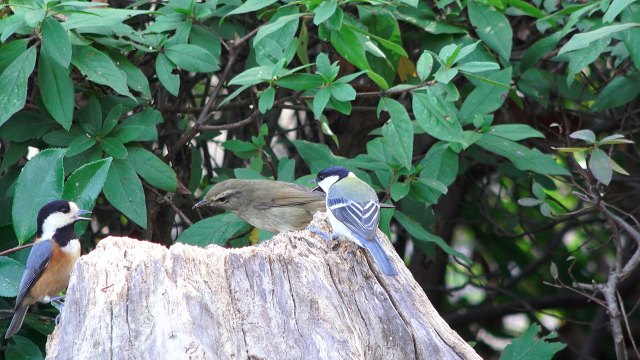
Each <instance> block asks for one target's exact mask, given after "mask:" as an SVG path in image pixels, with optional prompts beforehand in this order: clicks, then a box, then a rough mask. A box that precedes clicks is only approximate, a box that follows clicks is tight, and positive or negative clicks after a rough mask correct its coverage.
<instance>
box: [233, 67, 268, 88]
mask: <svg viewBox="0 0 640 360" xmlns="http://www.w3.org/2000/svg"><path fill="white" fill-rule="evenodd" d="M272 72H273V67H271V66H257V67H254V68H250V69H247V70H245V71H243V72H241V73H240V74H238V75H236V76H235V77H234V78H233V79H231V81H229V85H255V84H258V83H261V82H263V81H267V80H271V78H272V75H271V74H272Z"/></svg>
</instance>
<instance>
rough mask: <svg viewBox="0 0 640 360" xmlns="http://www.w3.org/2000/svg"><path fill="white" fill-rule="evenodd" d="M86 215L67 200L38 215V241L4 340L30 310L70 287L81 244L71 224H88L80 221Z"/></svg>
mask: <svg viewBox="0 0 640 360" xmlns="http://www.w3.org/2000/svg"><path fill="white" fill-rule="evenodd" d="M88 214H91V212H90V211H87V210H82V209H80V208H79V207H78V205H76V204H75V203H74V202H71V201H66V200H54V201H51V202H49V203H47V204H46V205H44V206H43V207H42V208H41V209H40V211H39V212H38V218H37V224H38V228H37V232H36V238H37V239H39V241H37V242H36V243H35V244H34V245H33V247H32V248H31V252H30V253H29V257H28V258H27V264H26V266H25V269H24V273H23V274H22V280H21V281H20V286H19V287H18V296H17V297H16V303H15V306H14V308H13V311H14V315H13V319H12V320H11V324H10V325H9V328H8V329H7V333H6V335H5V339H8V338H10V337H11V336H13V335H14V334H15V333H16V332H17V331H18V330H20V327H21V326H22V322H23V320H24V317H25V315H26V313H27V310H28V309H29V306H31V305H33V304H35V303H36V302H43V303H48V302H51V301H56V300H58V299H59V298H55V296H56V295H57V294H58V293H59V292H60V291H62V290H64V289H65V288H66V287H67V285H69V276H70V275H71V269H72V268H73V265H74V264H75V262H76V260H77V259H78V258H79V257H80V241H79V240H78V238H77V236H76V234H75V231H74V229H73V224H75V222H76V221H80V220H91V218H87V217H83V215H88Z"/></svg>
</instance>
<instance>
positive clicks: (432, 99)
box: [412, 88, 464, 143]
mask: <svg viewBox="0 0 640 360" xmlns="http://www.w3.org/2000/svg"><path fill="white" fill-rule="evenodd" d="M412 105H413V112H414V116H415V117H416V120H417V122H418V124H419V125H420V127H421V128H423V129H424V130H425V131H426V132H427V133H428V134H429V135H431V136H433V137H435V138H436V139H439V140H445V141H453V142H459V143H462V142H464V137H463V133H462V126H461V125H460V123H459V122H458V120H457V119H456V117H455V116H456V114H455V111H452V109H451V106H450V105H449V106H448V105H447V104H446V101H445V100H444V99H442V94H440V93H437V92H436V91H435V90H433V89H432V88H427V93H426V94H424V93H414V94H413V104H412Z"/></svg>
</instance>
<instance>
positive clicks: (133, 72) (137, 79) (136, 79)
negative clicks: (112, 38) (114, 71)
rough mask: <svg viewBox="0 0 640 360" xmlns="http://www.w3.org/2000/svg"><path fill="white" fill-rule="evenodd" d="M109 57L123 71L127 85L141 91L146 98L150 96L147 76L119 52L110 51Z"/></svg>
mask: <svg viewBox="0 0 640 360" xmlns="http://www.w3.org/2000/svg"><path fill="white" fill-rule="evenodd" d="M111 58H112V59H113V61H115V63H116V66H118V68H119V69H120V70H122V71H124V73H125V75H126V76H127V86H129V87H130V88H131V89H133V90H135V91H138V92H140V93H142V94H143V95H144V96H146V97H147V98H151V90H149V80H147V76H146V75H145V74H144V73H143V72H142V70H140V68H138V67H137V66H136V65H133V64H132V63H131V61H129V59H127V58H126V57H125V56H124V55H122V54H121V53H119V52H115V51H114V52H112V53H111Z"/></svg>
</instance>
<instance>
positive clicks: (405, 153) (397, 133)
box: [377, 97, 413, 169]
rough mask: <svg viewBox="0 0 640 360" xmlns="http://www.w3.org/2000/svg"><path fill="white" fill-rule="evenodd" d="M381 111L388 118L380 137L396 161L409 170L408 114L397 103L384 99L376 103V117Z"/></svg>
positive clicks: (411, 127) (411, 155)
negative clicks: (387, 114)
mask: <svg viewBox="0 0 640 360" xmlns="http://www.w3.org/2000/svg"><path fill="white" fill-rule="evenodd" d="M382 111H386V112H387V113H389V117H390V120H389V121H387V123H386V124H384V126H382V136H383V138H384V139H385V141H387V142H388V143H389V145H390V146H391V153H392V154H393V155H394V157H395V158H396V160H398V161H399V162H400V164H401V165H402V166H404V167H405V168H407V169H409V168H410V167H411V161H412V158H413V126H412V125H411V119H410V118H409V114H408V113H407V110H406V109H405V108H404V106H403V105H402V104H400V103H399V102H398V101H396V100H393V99H389V98H384V97H383V98H382V99H380V102H379V103H378V110H377V113H378V117H380V113H381V112H382Z"/></svg>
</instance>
